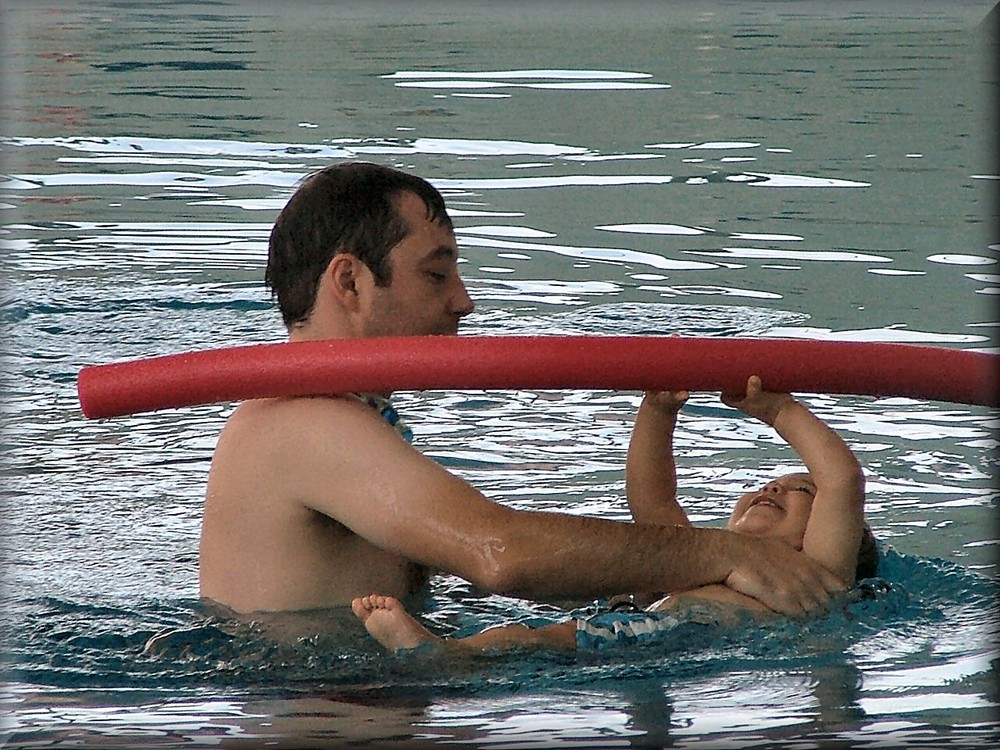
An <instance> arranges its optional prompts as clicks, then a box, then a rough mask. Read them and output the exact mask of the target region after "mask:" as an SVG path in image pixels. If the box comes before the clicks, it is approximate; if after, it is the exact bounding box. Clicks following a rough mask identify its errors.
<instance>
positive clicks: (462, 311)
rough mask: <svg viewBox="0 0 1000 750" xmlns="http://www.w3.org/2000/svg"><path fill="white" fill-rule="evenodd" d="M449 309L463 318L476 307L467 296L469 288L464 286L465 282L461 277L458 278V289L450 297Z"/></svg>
mask: <svg viewBox="0 0 1000 750" xmlns="http://www.w3.org/2000/svg"><path fill="white" fill-rule="evenodd" d="M451 309H452V311H453V312H454V313H455V314H456V315H458V317H460V318H464V317H465V316H466V315H468V314H469V313H471V312H472V311H473V310H475V309H476V303H475V302H473V301H472V297H470V296H469V290H468V289H466V288H465V282H464V281H462V279H459V280H458V289H457V290H456V291H455V294H454V296H453V297H452V300H451Z"/></svg>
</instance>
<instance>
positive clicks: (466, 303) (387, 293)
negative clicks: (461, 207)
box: [362, 192, 474, 336]
mask: <svg viewBox="0 0 1000 750" xmlns="http://www.w3.org/2000/svg"><path fill="white" fill-rule="evenodd" d="M397 207H398V210H399V213H400V216H401V217H402V218H403V220H404V221H405V222H406V225H407V226H408V227H409V233H408V234H407V235H406V238H405V239H404V240H403V241H402V242H400V243H399V244H398V245H396V246H395V247H394V248H393V249H392V250H391V251H390V252H389V264H390V267H391V269H392V276H391V282H390V283H389V285H388V286H385V287H379V286H376V285H375V284H374V280H373V279H366V282H368V283H367V285H368V289H369V292H370V306H369V309H368V310H367V311H366V313H367V314H366V317H365V323H364V330H363V332H362V333H363V335H364V336H420V335H435V334H449V335H450V334H455V333H458V322H459V321H460V320H461V319H462V318H463V317H465V316H466V315H468V314H469V313H470V312H472V310H473V307H474V305H473V302H472V299H471V298H470V297H469V293H468V292H467V291H466V289H465V284H464V283H463V282H462V278H461V276H459V274H458V245H457V244H456V242H455V235H454V233H453V232H452V231H451V229H449V228H448V227H446V226H444V225H443V224H438V223H436V222H433V221H431V220H429V219H428V218H427V208H426V207H425V206H424V203H423V201H422V200H421V199H420V198H418V197H417V196H416V195H414V194H413V193H409V192H406V193H402V194H401V195H400V197H399V199H398V203H397Z"/></svg>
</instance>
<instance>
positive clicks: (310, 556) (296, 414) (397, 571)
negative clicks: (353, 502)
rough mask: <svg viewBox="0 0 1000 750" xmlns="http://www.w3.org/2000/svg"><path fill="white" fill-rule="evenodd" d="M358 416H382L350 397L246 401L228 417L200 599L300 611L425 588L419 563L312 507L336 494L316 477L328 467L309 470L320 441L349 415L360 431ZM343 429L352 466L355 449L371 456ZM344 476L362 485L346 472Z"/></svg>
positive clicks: (213, 482) (205, 530) (206, 526)
mask: <svg viewBox="0 0 1000 750" xmlns="http://www.w3.org/2000/svg"><path fill="white" fill-rule="evenodd" d="M359 410H368V411H370V415H371V417H375V414H374V411H371V410H369V409H368V407H366V406H363V405H361V404H360V402H356V401H355V400H354V399H351V398H350V397H347V398H296V399H266V400H259V401H249V402H246V403H244V404H242V405H241V406H240V407H239V408H238V409H237V410H236V412H235V413H234V414H233V415H232V417H230V419H229V422H228V423H227V425H226V427H225V429H224V430H223V432H222V434H221V435H220V437H219V442H218V445H217V447H216V451H215V455H214V457H213V460H212V469H211V472H210V474H209V480H208V488H207V492H206V500H205V514H204V522H203V524H202V535H201V553H200V554H201V559H200V578H201V594H202V596H204V597H206V598H208V599H211V600H213V601H215V602H218V603H220V604H223V605H226V606H227V607H230V608H231V609H234V610H236V611H238V612H252V611H261V610H268V611H274V610H300V609H314V608H321V607H330V606H336V605H344V604H349V603H350V601H351V599H352V598H353V597H354V596H357V595H358V593H359V592H364V591H370V590H376V589H377V590H385V591H391V592H394V595H397V596H400V597H403V596H406V595H407V594H410V593H412V592H413V591H414V590H416V589H418V588H419V587H420V586H421V585H423V584H424V583H425V582H426V579H427V572H426V569H424V568H423V567H422V566H419V565H417V564H415V563H412V562H411V561H408V560H406V559H405V558H403V557H401V556H399V555H397V554H394V553H391V552H387V551H385V550H383V549H380V548H379V547H377V546H375V545H374V544H372V543H371V542H369V541H367V540H365V539H363V538H362V537H360V536H358V535H357V534H355V533H354V532H352V531H351V530H350V529H348V528H347V527H346V526H344V525H342V524H341V523H339V522H338V521H336V520H335V519H334V518H331V517H330V516H329V515H325V514H323V513H320V512H318V511H316V510H313V507H315V505H316V500H317V498H316V497H315V496H316V495H317V494H318V493H319V492H321V491H322V492H323V493H324V494H325V495H326V498H324V503H329V498H330V497H334V498H335V497H336V496H337V495H338V488H337V487H336V486H329V482H328V480H324V481H322V482H319V481H317V479H316V477H317V476H319V475H325V476H326V477H329V476H330V469H331V467H329V466H325V467H323V468H324V469H325V471H314V470H310V463H311V462H312V461H313V460H315V459H313V458H312V457H311V455H310V454H313V453H315V451H314V450H313V447H314V441H315V440H316V439H323V440H336V439H337V437H336V435H333V436H331V435H330V433H329V430H330V425H331V424H335V421H334V420H335V418H336V417H337V416H338V415H340V414H341V413H342V414H343V415H345V416H348V417H351V418H350V419H348V420H347V424H348V425H350V424H351V423H354V424H355V425H356V424H357V422H358V417H359V415H358V412H359ZM367 416H369V415H368V414H365V415H362V418H363V417H367ZM376 419H377V417H376ZM363 421H367V420H363ZM320 425H322V428H320ZM345 430H350V432H351V434H350V435H344V436H341V437H340V440H342V441H343V447H344V450H343V451H341V453H342V454H344V455H343V459H344V461H345V462H350V459H351V457H350V455H349V454H350V451H351V450H365V443H366V442H368V441H367V440H366V435H365V433H364V432H360V433H359V432H358V431H357V430H356V429H354V430H351V428H350V427H346V426H345ZM318 435H322V437H321V438H318V437H317V436H318ZM367 449H368V450H375V449H376V447H375V446H374V445H368V446H367ZM345 465H346V464H345ZM343 479H344V481H345V482H350V483H354V482H356V481H357V477H352V476H351V475H350V472H349V471H345V472H344V473H343Z"/></svg>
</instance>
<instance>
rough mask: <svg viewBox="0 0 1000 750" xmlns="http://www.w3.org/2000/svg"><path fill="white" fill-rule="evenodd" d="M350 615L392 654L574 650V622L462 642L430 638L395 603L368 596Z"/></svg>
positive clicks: (487, 633) (500, 630)
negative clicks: (430, 649) (427, 647)
mask: <svg viewBox="0 0 1000 750" xmlns="http://www.w3.org/2000/svg"><path fill="white" fill-rule="evenodd" d="M351 609H353V610H354V614H355V615H356V616H357V617H358V619H359V620H361V622H362V623H364V626H365V628H366V629H367V630H368V632H369V633H370V634H371V635H372V637H374V638H375V640H377V641H378V642H379V643H381V644H382V645H383V646H385V647H386V648H388V649H391V650H393V651H395V650H397V649H408V648H416V647H417V646H422V645H424V644H428V643H429V644H433V645H434V646H436V647H440V648H457V649H460V650H463V651H484V650H486V649H510V648H519V647H524V646H540V647H543V648H552V649H574V648H576V622H575V621H573V620H567V621H566V622H558V623H554V624H552V625H545V626H543V627H540V628H529V627H527V626H525V625H499V626H497V627H493V628H487V629H486V630H484V631H482V632H480V633H476V634H475V635H470V636H467V637H465V638H442V637H441V636H437V635H434V634H433V633H432V632H430V631H429V630H428V629H427V628H425V627H424V626H423V625H421V624H420V623H419V622H417V621H416V620H415V619H413V617H411V616H410V614H409V613H408V612H407V611H406V609H405V608H404V607H403V605H402V604H401V603H400V601H399V600H398V599H395V598H393V597H391V596H381V595H379V594H372V595H371V596H362V597H359V598H357V599H355V600H354V601H353V602H351Z"/></svg>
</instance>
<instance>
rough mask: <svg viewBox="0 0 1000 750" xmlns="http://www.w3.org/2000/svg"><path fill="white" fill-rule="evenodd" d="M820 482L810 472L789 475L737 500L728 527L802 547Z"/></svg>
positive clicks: (798, 547) (731, 529) (741, 532)
mask: <svg viewBox="0 0 1000 750" xmlns="http://www.w3.org/2000/svg"><path fill="white" fill-rule="evenodd" d="M814 497H816V485H815V484H813V481H812V479H811V478H810V477H809V475H808V474H786V475H785V476H783V477H779V478H778V479H775V480H774V481H773V482H768V483H767V484H766V485H765V486H764V487H763V488H762V489H759V490H754V491H753V492H748V493H747V494H745V495H743V496H742V497H740V499H739V500H737V501H736V507H735V508H733V512H732V515H730V516H729V523H728V524H727V528H728V529H729V530H730V531H735V532H737V533H739V534H749V535H751V536H768V537H776V538H778V539H783V540H784V541H786V542H788V544H790V545H792V546H793V547H795V549H802V538H803V537H804V536H805V533H806V523H808V521H809V514H810V512H812V504H813V498H814Z"/></svg>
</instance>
